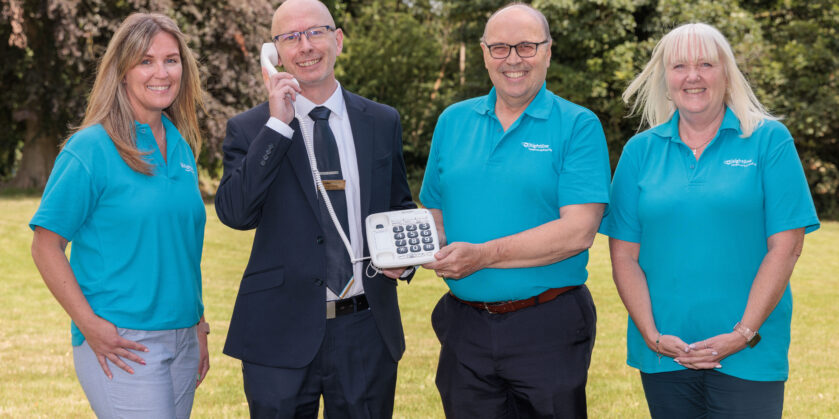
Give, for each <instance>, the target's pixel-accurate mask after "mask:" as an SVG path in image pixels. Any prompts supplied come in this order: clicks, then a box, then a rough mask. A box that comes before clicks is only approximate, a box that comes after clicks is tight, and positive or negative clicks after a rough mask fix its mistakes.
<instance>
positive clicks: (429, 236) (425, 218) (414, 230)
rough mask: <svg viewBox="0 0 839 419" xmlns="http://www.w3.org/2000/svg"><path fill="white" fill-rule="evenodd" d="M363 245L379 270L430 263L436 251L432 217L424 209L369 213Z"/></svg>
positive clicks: (437, 243) (438, 246)
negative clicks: (365, 239) (365, 243)
mask: <svg viewBox="0 0 839 419" xmlns="http://www.w3.org/2000/svg"><path fill="white" fill-rule="evenodd" d="M365 225H366V230H367V247H368V250H370V258H371V259H372V262H373V265H375V266H376V267H378V268H381V269H388V268H397V267H402V266H413V265H422V264H424V263H428V262H433V261H434V260H435V259H434V254H435V253H437V252H438V251H439V250H440V239H439V238H438V236H437V227H436V226H435V225H434V218H433V217H432V216H431V212H430V211H428V210H427V209H410V210H400V211H389V212H380V213H378V214H370V215H368V216H367V219H366V220H365Z"/></svg>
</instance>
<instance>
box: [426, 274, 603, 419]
mask: <svg viewBox="0 0 839 419" xmlns="http://www.w3.org/2000/svg"><path fill="white" fill-rule="evenodd" d="M596 320H597V316H596V312H595V308H594V301H593V300H592V298H591V294H590V293H589V291H588V288H586V287H585V286H580V287H578V288H575V289H573V290H571V291H568V292H566V293H564V294H562V295H560V296H559V297H557V298H556V299H554V300H552V301H549V302H547V303H544V304H539V305H536V306H533V307H529V308H525V309H522V310H518V311H515V312H512V313H506V314H491V313H489V312H487V311H485V310H480V309H477V308H474V307H471V306H468V305H466V304H463V303H461V302H458V301H457V300H455V299H454V298H453V297H451V296H450V295H449V294H446V295H444V296H443V298H441V299H440V301H439V302H438V303H437V306H436V307H435V308H434V312H433V313H432V315H431V323H432V325H433V326H434V331H435V332H436V333H437V338H438V339H439V340H440V344H441V348H440V361H439V364H438V366H437V380H436V381H437V389H438V390H439V391H440V396H441V398H442V401H443V409H444V410H445V412H446V416H447V417H449V418H481V419H493V418H584V417H586V416H587V415H586V392H585V387H586V380H587V377H588V367H589V364H590V362H591V351H592V349H593V347H594V335H595V323H596Z"/></svg>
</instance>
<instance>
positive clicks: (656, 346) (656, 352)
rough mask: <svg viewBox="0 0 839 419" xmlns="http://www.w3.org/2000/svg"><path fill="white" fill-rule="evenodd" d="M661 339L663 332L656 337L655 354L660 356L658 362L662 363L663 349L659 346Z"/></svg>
mask: <svg viewBox="0 0 839 419" xmlns="http://www.w3.org/2000/svg"><path fill="white" fill-rule="evenodd" d="M660 341H661V333H659V334H658V337H657V338H655V354H656V355H657V356H658V363H659V364H661V350H659V348H658V344H659V342H660Z"/></svg>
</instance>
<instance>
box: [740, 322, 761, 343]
mask: <svg viewBox="0 0 839 419" xmlns="http://www.w3.org/2000/svg"><path fill="white" fill-rule="evenodd" d="M734 331H735V332H737V333H739V334H741V335H742V336H743V338H745V339H746V345H749V348H754V347H755V345H757V343H758V342H760V333H757V330H752V329H749V328H748V327H746V326H743V325H742V324H740V322H737V324H735V325H734Z"/></svg>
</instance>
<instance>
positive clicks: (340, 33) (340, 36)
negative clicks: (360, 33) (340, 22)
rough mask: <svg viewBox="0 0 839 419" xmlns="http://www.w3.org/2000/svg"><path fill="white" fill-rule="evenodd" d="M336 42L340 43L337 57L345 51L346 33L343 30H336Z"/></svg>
mask: <svg viewBox="0 0 839 419" xmlns="http://www.w3.org/2000/svg"><path fill="white" fill-rule="evenodd" d="M335 41H336V42H337V43H338V53H337V54H335V55H341V51H343V50H344V31H342V30H341V28H337V29H335Z"/></svg>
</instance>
